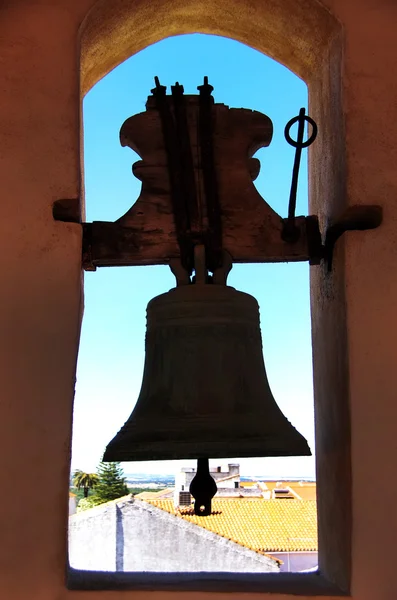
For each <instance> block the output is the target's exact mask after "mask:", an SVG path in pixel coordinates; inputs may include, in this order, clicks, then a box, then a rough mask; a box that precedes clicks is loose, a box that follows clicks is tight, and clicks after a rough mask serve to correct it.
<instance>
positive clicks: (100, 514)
mask: <svg viewBox="0 0 397 600" xmlns="http://www.w3.org/2000/svg"><path fill="white" fill-rule="evenodd" d="M69 562H70V566H71V567H72V568H74V569H81V570H86V571H138V572H142V571H155V572H156V571H157V572H181V571H189V572H198V571H210V572H211V571H213V572H233V573H247V572H250V573H265V572H278V571H279V562H278V561H277V560H274V559H272V558H270V557H268V556H264V555H261V554H258V553H257V552H254V551H253V550H249V549H247V548H244V547H242V546H240V545H239V544H236V543H235V542H232V541H230V540H227V539H225V538H222V537H221V536H219V535H217V534H215V533H212V532H210V531H206V530H205V529H203V528H202V527H199V526H197V525H194V524H193V523H188V522H186V521H183V520H182V519H178V518H176V517H175V516H174V515H171V514H169V513H167V512H165V511H163V510H160V509H158V508H156V507H154V506H152V505H150V504H147V503H146V502H143V501H140V500H136V499H133V498H132V497H131V496H126V497H125V498H122V499H120V500H118V501H113V502H108V503H106V504H102V505H100V506H97V507H95V508H92V509H90V510H87V511H84V512H80V513H77V514H76V515H72V516H71V517H70V519H69Z"/></svg>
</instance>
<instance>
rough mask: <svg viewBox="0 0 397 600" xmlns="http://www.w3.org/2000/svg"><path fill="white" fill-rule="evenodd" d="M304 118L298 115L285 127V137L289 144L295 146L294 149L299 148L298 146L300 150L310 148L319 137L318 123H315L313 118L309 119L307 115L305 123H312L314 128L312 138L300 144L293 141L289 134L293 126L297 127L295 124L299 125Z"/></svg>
mask: <svg viewBox="0 0 397 600" xmlns="http://www.w3.org/2000/svg"><path fill="white" fill-rule="evenodd" d="M301 118H302V117H301V116H300V115H298V116H297V117H294V118H293V119H291V120H290V121H288V123H287V124H286V126H285V129H284V136H285V139H286V140H287V142H288V143H289V144H290V145H291V146H293V147H294V148H298V146H299V147H300V148H307V147H308V146H310V144H312V143H313V142H314V140H315V139H316V137H317V131H318V128H317V123H316V122H315V121H313V119H312V118H311V117H308V116H307V115H304V116H303V118H304V120H305V121H307V122H308V123H310V125H311V126H312V134H311V136H309V137H308V138H307V140H306V142H303V141H302V142H301V143H299V141H295V140H293V139H292V137H291V136H290V134H289V132H290V129H291V127H292V126H293V125H295V123H297V122H298V121H299V120H300V119H301Z"/></svg>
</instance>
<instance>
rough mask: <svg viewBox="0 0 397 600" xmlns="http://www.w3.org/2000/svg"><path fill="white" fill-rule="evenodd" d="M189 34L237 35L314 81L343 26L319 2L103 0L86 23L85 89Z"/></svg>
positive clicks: (83, 42)
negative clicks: (150, 50)
mask: <svg viewBox="0 0 397 600" xmlns="http://www.w3.org/2000/svg"><path fill="white" fill-rule="evenodd" d="M184 33H208V34H213V35H221V36H225V37H230V38H233V39H236V40H238V41H240V42H243V43H245V44H247V45H248V46H251V47H252V48H255V49H257V50H259V51H261V52H263V53H264V54H267V55H268V56H270V57H271V58H274V59H275V60H277V61H278V62H280V63H282V64H284V65H285V66H287V67H288V68H290V69H291V70H292V71H294V72H295V73H296V74H297V75H299V76H300V77H302V78H303V79H305V80H306V81H307V82H308V83H310V82H311V80H312V79H313V78H315V77H316V73H317V72H318V69H319V67H320V65H321V63H322V62H323V60H324V56H325V54H326V53H327V48H328V47H329V45H330V43H331V41H332V39H333V38H334V37H335V35H337V34H338V33H339V24H338V22H337V21H336V19H335V18H334V17H333V16H332V15H331V14H330V12H329V11H328V10H327V9H325V8H324V7H323V6H322V5H321V4H320V3H319V2H318V1H317V0H300V1H297V0H267V1H263V0H251V1H249V2H247V1H245V2H244V1H243V2H242V1H241V0H230V1H229V2H227V4H226V3H225V2H224V1H223V0H202V1H200V2H197V1H196V0H173V1H171V2H170V1H169V0H152V1H151V2H150V3H148V2H144V1H142V0H140V1H138V2H137V1H135V0H115V1H114V2H111V3H110V2H108V1H107V0H99V2H97V3H96V4H95V5H94V6H93V8H92V9H91V11H90V12H89V14H88V15H87V17H86V18H85V20H84V22H83V24H82V27H81V86H82V91H83V93H85V92H87V91H88V90H89V89H90V88H91V87H92V86H93V85H94V84H95V83H96V82H97V81H99V79H101V77H103V76H104V75H106V73H108V72H109V71H110V70H111V69H113V68H114V67H116V66H117V65H118V64H120V63H121V62H122V61H124V60H126V59H127V58H129V57H130V56H132V55H133V54H135V53H136V52H139V51H140V50H142V49H143V48H145V47H146V46H148V45H150V44H154V43H155V42H158V41H159V40H161V39H163V38H165V37H169V36H173V35H180V34H184Z"/></svg>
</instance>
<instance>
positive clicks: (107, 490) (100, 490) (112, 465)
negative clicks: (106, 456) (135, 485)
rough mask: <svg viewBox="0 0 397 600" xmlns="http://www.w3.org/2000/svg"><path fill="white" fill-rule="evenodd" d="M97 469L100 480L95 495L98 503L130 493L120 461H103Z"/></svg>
mask: <svg viewBox="0 0 397 600" xmlns="http://www.w3.org/2000/svg"><path fill="white" fill-rule="evenodd" d="M97 471H98V479H99V481H98V483H97V484H96V486H95V494H94V496H93V498H94V499H95V503H96V504H102V503H103V502H109V500H115V499H116V498H120V496H125V495H126V494H128V488H127V485H126V478H125V477H124V472H123V469H122V468H121V467H120V463H119V462H101V463H100V464H99V466H98V470H97Z"/></svg>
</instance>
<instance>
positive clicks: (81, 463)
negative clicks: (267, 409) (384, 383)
mask: <svg viewBox="0 0 397 600" xmlns="http://www.w3.org/2000/svg"><path fill="white" fill-rule="evenodd" d="M155 75H157V76H158V77H159V79H160V81H161V82H162V83H163V84H164V85H167V86H170V85H171V84H174V83H175V81H179V82H180V83H181V84H183V85H184V88H185V92H186V93H189V94H195V93H197V92H196V88H197V85H200V84H201V83H202V77H203V76H208V77H209V80H210V82H211V84H212V85H213V86H214V88H215V90H214V97H215V102H217V103H221V102H223V103H225V104H226V105H228V106H230V107H235V108H240V107H244V108H248V109H252V110H258V111H259V112H262V113H264V114H266V115H268V116H269V117H270V118H271V119H272V121H273V125H274V137H273V140H272V142H271V144H270V146H269V147H268V148H264V149H261V150H260V151H259V152H258V153H257V155H256V156H257V158H259V160H260V161H261V170H260V174H259V176H258V178H257V180H256V182H255V185H256V186H257V189H258V191H259V193H260V194H261V195H262V196H263V197H264V198H265V199H266V201H267V202H268V203H269V204H270V205H271V206H272V208H273V209H274V210H276V211H277V212H278V213H279V214H280V215H281V216H286V215H287V208H288V196H289V188H290V182H291V173H292V164H293V157H294V150H293V149H292V148H290V147H289V146H288V144H287V143H286V142H285V140H284V136H283V130H284V126H285V124H286V123H287V121H288V120H289V119H291V118H292V117H294V116H295V115H297V114H298V112H299V109H300V108H301V107H302V106H306V105H307V88H306V85H305V83H304V82H303V81H302V80H300V79H299V78H298V77H296V76H295V75H293V74H292V73H291V72H290V71H288V69H286V68H285V67H283V66H282V65H280V64H278V63H276V62H274V61H273V60H271V59H269V58H267V57H266V56H264V55H263V54H261V53H259V52H257V51H255V50H252V49H251V48H249V47H247V46H244V45H242V44H240V43H238V42H235V41H233V40H230V39H224V38H220V37H213V36H203V35H198V34H195V35H189V36H180V37H174V38H168V39H166V40H163V41H162V42H159V43H157V44H155V45H153V46H150V47H148V48H146V49H145V50H143V51H142V52H140V53H139V54H137V55H135V56H133V57H132V58H130V59H129V60H127V61H125V62H124V63H122V64H121V65H120V66H119V67H117V68H116V69H114V70H113V71H112V72H111V73H109V74H108V75H107V76H106V77H105V78H104V79H102V80H101V81H100V82H99V83H98V84H97V85H96V86H95V87H94V88H93V89H92V90H91V91H90V92H89V93H88V95H87V96H86V98H85V101H84V136H85V137H84V153H85V159H84V172H85V194H86V215H87V221H96V220H101V221H114V220H115V219H117V218H119V217H120V216H121V215H123V214H124V213H125V212H126V210H127V209H128V208H129V207H130V206H131V204H132V203H133V201H134V200H135V199H136V198H137V197H138V195H139V191H140V182H139V181H138V180H136V179H135V178H134V177H133V175H132V174H131V164H132V163H134V162H136V160H139V157H138V156H136V157H134V155H133V152H132V151H131V150H130V149H129V148H121V146H120V145H119V139H118V132H119V129H120V126H121V124H122V123H123V122H124V121H125V119H127V118H128V117H130V116H131V115H133V114H136V113H138V112H143V111H144V104H145V102H146V98H147V96H148V95H149V90H150V89H151V88H152V87H153V86H154V84H153V77H154V76H155ZM306 162H307V161H306V157H304V160H303V161H302V168H301V173H300V188H299V193H298V206H297V214H298V215H299V214H307V204H308V202H307V166H306ZM228 283H229V285H231V286H234V287H235V288H236V289H238V290H241V291H244V292H247V293H249V294H252V295H253V296H254V297H255V298H256V299H257V300H258V302H259V306H260V312H261V330H262V339H263V350H264V359H265V365H266V371H267V375H268V378H269V383H270V387H271V389H272V392H273V395H274V397H275V398H276V401H277V403H278V405H279V406H280V408H281V410H282V412H283V413H284V414H285V415H286V416H287V418H288V419H289V420H290V421H291V422H292V423H293V425H294V426H295V427H296V428H297V429H298V431H300V432H301V433H302V434H303V435H304V436H305V437H306V439H307V440H308V442H309V445H310V447H311V450H312V452H313V454H314V417H313V389H312V358H311V338H310V308H309V306H310V305H309V267H308V265H307V264H306V263H288V264H285V263H284V264H277V265H274V264H270V265H263V264H255V265H253V264H247V265H235V266H234V268H233V269H232V271H231V273H230V276H229V280H228ZM174 285H175V280H174V278H173V276H172V274H171V272H170V270H169V269H168V267H165V266H157V267H153V266H148V267H140V268H135V267H125V268H123V269H121V268H120V269H99V270H98V271H97V272H95V273H86V275H85V306H86V308H85V316H84V320H83V329H82V338H81V345H80V353H79V363H78V375H77V385H76V399H75V411H74V430H73V454H72V472H74V471H75V470H76V469H79V470H81V471H83V472H89V473H91V472H94V471H95V469H96V467H97V465H98V463H99V461H100V460H101V456H102V454H103V450H104V448H105V446H106V444H107V443H108V442H109V441H110V440H111V438H112V437H113V436H114V435H115V433H116V432H117V430H118V429H119V428H120V427H121V425H122V424H123V423H124V422H125V421H126V420H127V418H128V417H129V415H130V413H131V410H132V408H133V406H134V403H135V401H136V399H137V398H138V395H139V390H140V386H141V380H142V372H143V361H144V338H145V310H146V305H147V303H148V301H149V300H150V299H152V298H153V297H154V296H156V295H158V294H161V293H164V292H166V291H167V290H168V289H170V288H172V287H174ZM219 462H220V461H219V460H215V461H212V462H211V467H212V474H213V475H214V474H215V472H216V477H217V478H218V480H219V481H221V480H222V481H223V482H224V486H225V488H226V489H227V490H228V489H229V490H230V494H229V496H227V493H226V492H225V495H224V498H225V500H224V501H223V499H221V498H222V496H221V495H219V503H220V504H219V505H218V507H217V505H216V502H215V503H214V513H216V512H218V513H222V511H224V512H227V510H226V505H225V506H224V505H223V504H222V502H229V501H230V502H229V507H230V506H231V504H230V503H231V502H233V501H234V502H235V501H236V500H237V499H238V502H235V506H236V511H237V513H238V515H237V516H236V515H234V516H233V515H232V516H233V518H236V519H237V520H238V521H240V522H241V519H242V518H247V517H246V515H245V516H244V510H245V508H244V507H245V506H250V507H251V508H254V510H255V511H257V512H260V511H263V510H264V507H265V509H268V510H267V513H268V514H270V512H269V511H273V512H274V514H273V516H272V517H271V518H272V519H273V520H274V523H276V522H277V521H280V519H282V518H284V519H285V518H286V515H287V512H288V511H289V512H291V515H293V516H292V517H291V519H292V521H291V522H294V523H295V524H297V523H299V522H300V521H299V520H301V521H302V527H303V532H304V533H299V534H297V533H296V528H295V529H294V528H293V527H292V528H291V530H290V532H287V533H286V534H285V536H284V538H285V539H284V541H283V543H284V546H282V548H283V549H282V552H278V551H277V548H276V545H275V546H274V548H273V550H272V549H271V547H270V546H269V545H266V543H265V542H264V543H263V544H262V543H261V540H262V538H261V537H260V533H258V532H256V533H257V535H259V538H258V539H259V541H258V539H256V540H255V539H254V537H251V538H250V537H249V536H248V537H246V538H245V541H244V539H243V534H242V531H239V532H237V533H236V535H235V536H234V537H233V535H232V533H230V531H231V529H230V527H229V529H228V528H227V527H226V528H224V526H223V525H221V521H222V518H221V517H222V515H221V514H218V515H216V514H214V515H213V516H214V524H213V525H212V524H209V525H208V526H207V527H204V528H203V527H202V529H203V530H205V531H206V532H207V533H206V536H207V537H205V536H201V537H200V535H199V536H198V537H197V538H194V539H195V540H196V542H195V543H196V544H198V547H199V548H200V552H202V553H203V554H204V552H205V548H207V546H208V544H209V547H211V548H213V555H211V556H212V558H211V560H212V565H213V568H212V569H210V568H208V567H207V568H200V569H199V568H197V569H195V568H194V562H193V561H192V560H191V562H190V565H191V568H190V569H189V568H188V567H189V555H188V551H187V548H190V546H189V547H188V546H183V544H182V542H183V543H185V544H191V543H192V539H193V538H192V537H190V538H189V537H188V536H187V537H186V528H188V527H189V526H191V525H192V524H193V525H196V526H197V524H198V525H199V526H200V523H196V522H195V520H194V519H195V518H196V517H193V516H192V515H191V514H190V512H189V510H191V498H189V497H188V496H189V494H188V492H187V489H188V487H187V486H188V485H189V484H190V480H191V477H190V475H189V473H190V472H191V469H192V468H194V466H195V465H194V463H192V462H188V461H180V464H178V465H177V464H175V463H174V464H169V463H157V464H156V465H154V464H146V463H134V464H131V463H124V464H122V467H123V469H124V473H125V475H126V477H127V484H128V485H129V486H130V487H131V488H134V491H135V492H138V489H139V490H142V488H148V489H147V490H146V491H147V494H146V496H145V495H144V496H141V497H140V498H138V502H136V496H135V500H134V501H130V500H128V499H124V500H122V501H119V502H117V501H116V502H115V503H113V504H112V505H107V508H105V505H103V507H102V509H100V508H98V509H95V510H94V511H93V512H90V511H91V510H92V509H88V510H87V511H79V513H78V515H76V516H73V517H72V520H71V525H70V564H71V566H72V567H73V568H76V569H88V570H106V571H148V570H150V571H171V572H173V571H189V570H193V571H194V570H213V571H229V570H231V571H234V572H236V571H241V572H253V571H256V572H267V571H279V570H280V569H281V570H287V571H302V570H304V569H307V568H310V567H315V565H316V564H317V558H316V556H315V553H316V550H317V546H316V544H317V542H316V539H314V538H315V537H316V532H315V533H314V534H313V528H312V527H311V526H310V528H307V527H306V529H305V525H304V523H305V522H306V524H307V522H308V520H311V523H313V522H314V527H315V528H316V524H315V499H314V495H313V489H315V487H314V483H313V481H314V477H315V471H314V457H310V458H302V457H297V458H261V459H258V458H255V457H252V459H247V458H243V459H239V457H225V461H222V462H226V463H228V466H227V467H222V468H220V469H219V468H218V467H219V465H218V463H219ZM236 464H238V465H239V470H238V473H237V472H236V471H235V465H236ZM181 469H184V471H182V470H181ZM189 470H190V471H189ZM182 474H183V476H182ZM223 475H224V476H223ZM175 476H176V477H175ZM222 476H223V477H222ZM162 483H163V484H164V485H161V484H162ZM173 484H174V485H173ZM154 485H159V486H160V488H159V489H164V488H165V487H167V488H169V487H174V488H175V489H174V490H173V491H172V492H168V493H167V492H165V494H164V497H161V495H159V496H157V497H156V496H155V495H154V494H153V493H152V494H149V493H148V492H149V491H150V490H153V486H154ZM177 485H180V494H179V497H178V508H177V510H176V512H175V497H176V492H178V490H177V489H176V487H177ZM81 487H82V489H84V486H81ZM219 487H220V486H219V485H218V488H219ZM167 496H170V497H167ZM94 497H95V487H93V488H92V491H91V492H88V498H87V499H88V500H89V499H90V498H94ZM245 501H246V502H247V503H248V504H245V503H244V502H245ZM134 503H135V505H134ZM266 503H267V504H266ZM83 504H84V502H83ZM86 504H87V503H86ZM88 504H89V502H88ZM99 506H100V505H99ZM138 506H139V511H140V515H141V517H140V521H139V523H140V525H139V528H138V529H137V528H135V530H134V533H132V531H133V529H134V527H133V525H132V520H131V519H132V516H133V517H134V519H135V520H134V524H135V525H136V523H137V522H138V521H137V520H136V518H135V517H136V512H137V510H136V509H137V507H138ZM241 507H242V508H241ZM270 507H271V508H270ZM101 511H102V512H101ZM139 511H138V512H139ZM239 511H240V512H239ZM170 513H171V514H177V517H178V519H179V521H178V523H179V525H180V524H184V525H181V526H180V527H179V525H178V527H179V528H178V527H177V528H176V529H175V528H174V531H173V533H172V532H171V529H172V528H171V529H170V525H169V522H168V521H167V519H168V516H169V514H170ZM240 513H241V514H240ZM95 515H97V516H95ZM153 515H155V516H156V519H157V520H156V523H157V524H156V525H153V522H154V517H153ZM282 515H284V517H282ZM313 515H314V516H313ZM216 517H217V520H216ZM208 518H209V519H211V516H210V517H208ZM95 519H96V520H97V523H98V524H99V525H98V527H97V525H96V524H95ZM150 519H151V521H150ZM313 519H314V521H313ZM215 521H216V522H215ZM254 521H255V519H254V520H253V515H251V516H250V517H249V518H248V520H247V528H249V523H251V524H252V523H253V522H254ZM150 522H152V525H150ZM255 522H256V521H255ZM129 525H130V526H129ZM229 525H230V522H229ZM256 526H257V527H258V530H262V531H263V529H265V525H264V522H262V523H260V524H259V525H256ZM222 527H223V529H222ZM176 530H178V535H176V533H175V531H176ZM164 531H168V533H169V536H168V538H167V540H165V538H164ZM301 531H302V530H301ZM93 532H95V533H94V534H93ZM196 534H197V530H196ZM277 535H281V533H280V532H278V534H277ZM128 536H130V540H129V541H128ZM145 536H146V537H145ZM178 536H179V537H178ZM154 538H156V542H154V541H153V539H154ZM220 538H222V540H223V542H222V543H223V544H224V545H225V544H226V546H227V543H226V542H230V547H229V546H228V547H226V546H225V549H224V550H225V553H224V556H225V560H224V562H222V561H221V559H220V558H219V556H220V555H219V552H218V550H217V548H218V546H217V544H219V539H220ZM178 540H179V541H178ZM222 540H221V541H222ZM83 542H84V543H83ZM155 543H158V545H159V546H158V549H157V550H156V551H155V553H156V552H157V561H155V560H154V555H153V554H150V553H148V548H149V547H152V546H153V545H154V544H155ZM104 545H106V551H104ZM162 547H163V548H164V547H165V548H166V549H167V552H164V551H162V549H161V548H162ZM87 548H88V550H87ZM145 548H146V550H145ZM189 551H191V548H190V550H189ZM236 551H238V552H240V554H239V558H238V561H237V562H235V563H233V566H232V567H230V566H229V568H225V566H224V564H225V562H226V563H227V562H228V561H230V556H231V553H233V552H236ZM161 557H162V558H163V561H164V563H161V560H160V559H161ZM167 561H168V563H167ZM178 561H179V562H178ZM178 564H179V567H178ZM200 564H201V563H200ZM228 564H229V565H230V564H231V563H230V562H229V563H228ZM167 565H168V567H167ZM255 565H256V566H255Z"/></svg>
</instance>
